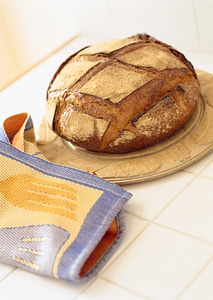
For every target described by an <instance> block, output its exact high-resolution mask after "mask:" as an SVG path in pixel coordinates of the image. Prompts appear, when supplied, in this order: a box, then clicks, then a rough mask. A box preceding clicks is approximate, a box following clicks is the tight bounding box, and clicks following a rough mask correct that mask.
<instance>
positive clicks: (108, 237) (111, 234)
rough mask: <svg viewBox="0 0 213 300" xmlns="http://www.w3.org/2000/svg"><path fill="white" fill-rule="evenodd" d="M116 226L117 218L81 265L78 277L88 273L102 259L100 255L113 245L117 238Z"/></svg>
mask: <svg viewBox="0 0 213 300" xmlns="http://www.w3.org/2000/svg"><path fill="white" fill-rule="evenodd" d="M118 233H119V232H118V224H117V218H115V219H114V221H113V222H112V224H111V225H110V227H109V229H108V230H107V232H106V233H105V235H104V236H103V238H102V239H101V241H100V242H99V244H98V245H97V247H96V248H95V249H94V251H93V252H92V253H91V255H90V256H89V258H88V259H87V261H86V262H85V264H84V265H83V267H82V269H81V272H80V274H79V275H80V276H84V275H85V274H86V273H87V272H89V271H90V270H91V269H92V267H93V266H94V265H95V264H96V263H97V262H98V260H99V259H100V258H101V257H102V255H103V254H104V253H105V252H106V251H107V250H108V249H109V248H110V246H111V245H112V244H113V242H114V241H115V239H116V238H117V236H118Z"/></svg>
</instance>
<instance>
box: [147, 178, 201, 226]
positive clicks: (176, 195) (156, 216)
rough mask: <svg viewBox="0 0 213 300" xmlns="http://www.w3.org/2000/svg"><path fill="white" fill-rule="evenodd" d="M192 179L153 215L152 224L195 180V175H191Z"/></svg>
mask: <svg viewBox="0 0 213 300" xmlns="http://www.w3.org/2000/svg"><path fill="white" fill-rule="evenodd" d="M192 175H193V177H192V178H191V180H189V182H187V183H186V185H185V186H184V187H183V188H182V189H181V190H179V191H178V192H177V193H176V194H175V195H174V196H173V197H172V198H171V200H170V201H169V202H168V203H167V204H166V205H165V206H164V207H163V208H162V209H161V210H160V211H159V212H158V213H157V214H156V215H155V217H154V218H153V219H152V220H151V221H152V222H153V223H155V220H156V219H157V218H158V217H159V216H160V214H161V213H162V212H163V211H164V210H165V209H166V208H167V207H169V206H170V205H171V203H172V202H173V201H174V200H175V199H176V198H177V197H178V196H179V195H180V194H181V193H182V192H183V191H184V190H185V189H186V188H187V187H188V186H189V185H190V184H191V183H192V182H193V181H194V180H195V178H197V177H198V175H197V174H192Z"/></svg>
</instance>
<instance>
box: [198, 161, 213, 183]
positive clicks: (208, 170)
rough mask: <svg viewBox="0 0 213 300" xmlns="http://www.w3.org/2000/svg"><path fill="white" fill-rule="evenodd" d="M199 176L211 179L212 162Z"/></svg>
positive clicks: (212, 175)
mask: <svg viewBox="0 0 213 300" xmlns="http://www.w3.org/2000/svg"><path fill="white" fill-rule="evenodd" d="M212 157H213V155H212ZM201 174H202V175H204V176H207V177H210V178H212V179H213V161H212V162H211V163H210V164H209V165H208V166H206V168H204V170H203V171H202V172H201Z"/></svg>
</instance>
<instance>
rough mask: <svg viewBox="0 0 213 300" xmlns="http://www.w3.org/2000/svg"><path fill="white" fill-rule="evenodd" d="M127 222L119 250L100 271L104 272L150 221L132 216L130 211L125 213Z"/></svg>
mask: <svg viewBox="0 0 213 300" xmlns="http://www.w3.org/2000/svg"><path fill="white" fill-rule="evenodd" d="M125 223H126V230H125V235H124V238H123V241H122V243H121V245H120V247H119V248H118V249H117V251H116V252H115V253H114V255H113V257H112V258H111V259H110V261H109V262H108V263H107V264H106V266H105V267H104V268H103V270H102V271H101V272H100V274H101V273H103V272H104V270H105V269H106V268H107V267H108V266H109V265H110V264H111V263H112V262H113V261H114V260H115V259H116V257H117V256H118V255H119V254H120V253H121V252H123V251H124V250H125V249H126V248H127V246H128V245H130V244H131V242H132V241H133V240H134V239H135V238H136V237H137V236H138V235H139V234H140V233H141V232H142V230H144V228H145V227H146V226H147V224H148V222H147V221H144V220H141V219H140V218H137V217H135V216H132V215H130V214H128V213H125Z"/></svg>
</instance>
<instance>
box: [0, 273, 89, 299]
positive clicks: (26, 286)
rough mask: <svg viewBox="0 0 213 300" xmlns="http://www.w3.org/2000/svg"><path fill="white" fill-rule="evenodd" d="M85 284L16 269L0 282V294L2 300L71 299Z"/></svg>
mask: <svg viewBox="0 0 213 300" xmlns="http://www.w3.org/2000/svg"><path fill="white" fill-rule="evenodd" d="M87 285H88V283H87V284H80V285H75V284H72V283H69V282H65V281H59V280H56V279H51V278H48V277H44V276H40V275H37V274H33V273H29V272H26V271H23V270H20V269H17V270H15V272H13V274H12V275H10V276H9V277H7V278H6V279H5V280H4V281H3V282H2V283H1V285H0V295H1V299H3V300H14V299H16V300H27V299H30V300H38V299H39V300H46V299H52V300H58V299H63V300H72V299H74V298H75V297H76V296H77V295H78V294H79V293H80V292H81V291H82V290H83V289H85V287H86V286H87Z"/></svg>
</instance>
